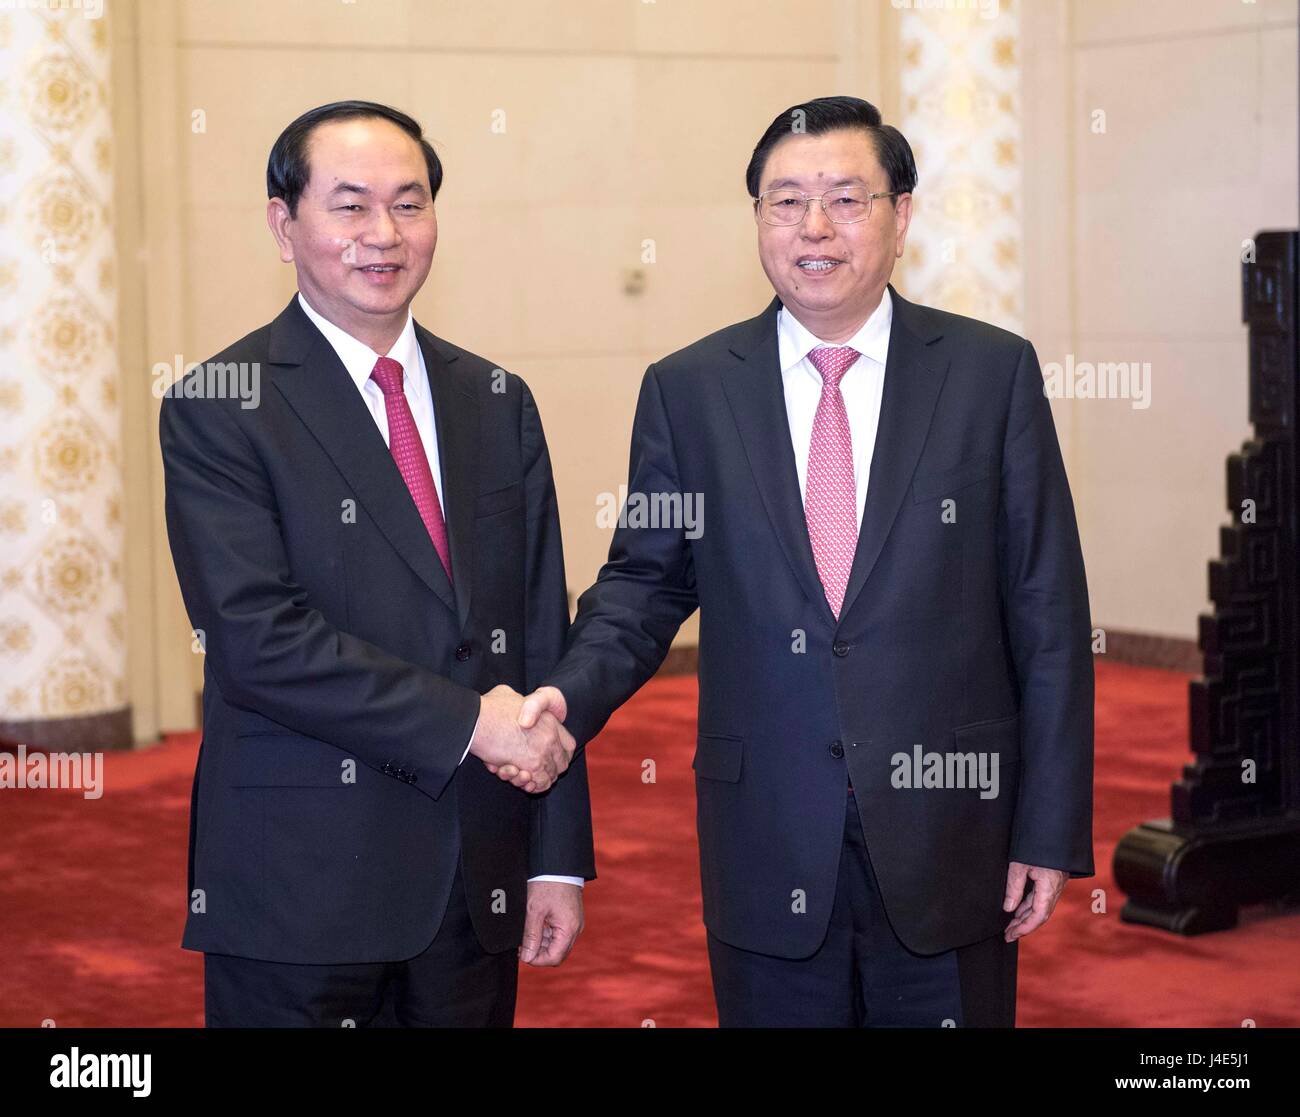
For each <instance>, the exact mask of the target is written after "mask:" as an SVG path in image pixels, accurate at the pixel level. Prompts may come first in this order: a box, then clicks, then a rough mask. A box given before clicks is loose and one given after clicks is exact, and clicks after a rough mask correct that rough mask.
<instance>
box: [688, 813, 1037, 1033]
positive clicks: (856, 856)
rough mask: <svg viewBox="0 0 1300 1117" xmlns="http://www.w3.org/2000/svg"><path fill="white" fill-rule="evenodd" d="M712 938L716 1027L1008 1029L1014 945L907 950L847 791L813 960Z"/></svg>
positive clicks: (989, 942)
mask: <svg viewBox="0 0 1300 1117" xmlns="http://www.w3.org/2000/svg"><path fill="white" fill-rule="evenodd" d="M708 939H709V964H710V968H711V969H712V971H713V993H714V998H715V999H716V1001H717V1005H718V1023H719V1025H720V1026H721V1027H724V1028H728V1027H768V1028H771V1027H795V1028H854V1027H856V1028H862V1027H867V1028H890V1027H892V1028H939V1027H944V1026H945V1025H946V1026H948V1027H958V1028H962V1027H966V1028H972V1027H974V1028H981V1027H982V1028H989V1027H993V1028H997V1027H1002V1028H1010V1027H1014V1026H1015V1019H1016V957H1017V948H1018V946H1019V943H1018V942H1012V943H1005V942H1003V941H1002V936H1001V935H1000V934H999V935H996V936H994V937H993V938H990V939H984V940H983V941H981V942H977V943H974V944H972V945H970V946H964V947H958V948H957V949H955V950H949V951H945V952H944V953H943V954H933V955H922V954H913V953H912V952H911V951H910V950H908V949H907V948H906V947H905V946H904V945H903V944H902V943H901V942H899V941H898V938H897V937H896V936H895V934H894V932H893V930H892V929H891V928H890V925H889V920H888V918H887V917H886V914H885V909H884V906H883V905H882V904H881V901H880V890H879V888H878V887H877V885H876V878H875V874H874V873H873V872H872V869H871V859H870V857H869V856H868V855H867V844H866V841H865V840H864V838H863V836H862V823H861V820H860V819H859V818H858V809H857V804H856V803H855V802H854V798H853V796H852V794H850V795H849V796H848V809H847V811H846V814H845V819H844V844H843V847H842V849H841V854H840V868H839V878H838V880H837V883H836V886H835V903H834V906H833V908H832V911H831V918H830V925H829V927H828V928H827V931H826V938H825V940H824V941H823V943H822V945H821V946H820V947H819V948H818V950H817V952H816V953H815V954H813V955H812V956H811V957H810V958H802V959H789V958H774V957H771V956H769V955H766V954H755V953H753V952H751V951H748V950H740V949H739V948H737V947H734V946H728V945H727V944H726V943H724V942H722V941H721V940H719V939H717V938H715V937H714V936H713V934H712V933H710V934H709V936H708Z"/></svg>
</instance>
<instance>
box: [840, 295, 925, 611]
mask: <svg viewBox="0 0 1300 1117" xmlns="http://www.w3.org/2000/svg"><path fill="white" fill-rule="evenodd" d="M889 293H890V295H891V296H892V298H893V309H894V317H893V322H892V324H891V325H890V328H889V351H888V353H887V354H886V357H885V387H884V393H883V395H882V397H881V402H880V424H879V426H878V427H877V428H876V443H875V448H874V450H873V451H872V454H871V472H870V478H869V481H868V484H867V501H866V507H865V509H864V510H863V513H862V527H861V528H860V530H859V531H858V544H857V549H856V550H855V551H854V554H853V566H852V568H851V569H850V570H849V583H848V586H847V588H846V589H845V591H844V605H843V607H842V608H841V609H840V617H841V618H843V617H845V616H847V615H848V611H849V609H851V608H852V607H853V602H854V601H855V600H856V598H857V596H858V594H859V592H860V591H861V590H862V587H863V585H864V584H865V583H866V580H867V579H868V578H869V577H870V576H871V571H872V570H873V569H874V567H875V565H876V560H877V559H878V558H879V557H880V552H881V549H882V548H883V547H884V545H885V540H886V539H887V538H888V537H889V532H890V529H891V528H892V527H893V526H894V520H895V519H896V518H897V517H898V509H899V507H900V506H901V505H902V503H903V497H904V496H905V495H906V493H907V487H908V485H910V484H911V481H912V473H913V472H914V471H915V469H916V463H917V461H918V460H919V459H920V457H921V449H922V448H923V447H924V445H925V436H926V434H927V433H928V431H929V429H930V418H931V416H932V415H933V414H934V408H935V404H936V403H938V401H939V392H940V390H941V389H942V388H943V382H944V378H945V377H946V376H947V375H948V362H947V360H940V359H939V358H938V357H937V355H936V354H934V353H932V352H928V351H927V349H926V347H927V346H928V345H929V344H930V343H932V342H934V341H937V340H938V339H939V338H940V337H942V336H943V335H942V332H941V331H939V330H936V329H933V328H930V322H929V315H927V314H926V313H925V308H924V307H918V306H916V304H914V303H910V302H908V301H907V300H906V299H904V298H902V297H901V296H900V295H899V294H898V292H897V291H895V290H894V288H893V285H892V284H891V285H890V287H889Z"/></svg>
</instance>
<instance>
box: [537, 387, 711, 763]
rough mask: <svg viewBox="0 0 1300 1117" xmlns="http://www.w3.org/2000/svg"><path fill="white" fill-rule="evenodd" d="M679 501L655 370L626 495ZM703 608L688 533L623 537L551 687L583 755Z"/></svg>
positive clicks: (674, 529) (643, 530) (639, 529)
mask: <svg viewBox="0 0 1300 1117" xmlns="http://www.w3.org/2000/svg"><path fill="white" fill-rule="evenodd" d="M681 492H682V487H681V482H680V480H679V478H678V469H677V457H676V453H675V451H674V447H673V435H672V429H671V427H670V425H669V421H668V413H667V410H666V409H665V407H664V400H663V393H662V388H661V386H660V383H659V378H658V374H657V371H656V369H655V366H654V365H651V366H650V367H649V368H648V369H647V370H646V374H645V378H644V379H643V380H642V382H641V395H640V398H639V399H638V401H637V407H636V418H635V419H634V420H633V424H632V445H631V451H630V455H629V461H628V495H629V498H631V497H632V496H634V495H636V494H645V495H646V496H647V497H648V496H650V495H652V494H660V493H681ZM682 495H683V496H684V495H685V494H682ZM698 604H699V599H698V597H697V595H696V592H695V567H694V564H693V561H692V557H691V550H690V541H689V540H688V539H687V538H686V534H685V527H684V525H682V524H670V525H667V526H659V527H644V526H635V527H631V526H622V525H620V526H619V527H618V528H617V529H616V530H615V532H614V538H613V540H612V542H611V543H610V548H609V557H608V559H607V561H606V562H605V565H604V566H603V567H602V568H601V571H600V574H599V575H598V576H597V579H596V582H595V584H594V585H593V586H591V588H590V589H588V590H587V591H586V593H584V594H583V595H582V597H581V598H579V600H578V616H577V619H576V620H575V622H574V625H573V628H572V629H571V630H570V633H569V645H568V651H567V652H566V653H565V656H564V659H563V660H561V662H560V665H559V666H558V667H557V668H556V669H555V671H554V672H553V673H552V674H551V675H550V676H549V677H548V678H547V680H546V683H547V684H548V685H550V686H554V687H558V688H559V690H560V693H562V694H563V695H564V697H565V701H566V703H567V705H568V713H569V716H568V718H567V719H566V721H565V726H566V727H567V728H568V730H569V732H571V733H572V734H573V736H574V737H575V738H576V739H577V741H578V744H579V747H582V746H584V745H585V744H586V743H587V742H588V741H590V740H591V739H592V738H593V737H595V736H596V734H597V733H599V732H600V730H601V729H602V728H603V727H604V725H605V722H607V721H608V720H609V717H610V715H611V714H612V713H613V712H614V711H615V710H616V709H618V707H619V706H621V705H622V704H623V703H624V702H626V701H627V700H628V699H629V698H631V697H632V695H633V694H635V693H636V692H637V690H639V689H640V687H641V686H642V685H643V684H644V683H645V682H646V681H647V680H648V679H649V678H650V677H651V676H652V675H653V674H654V673H655V671H657V670H658V669H659V665H660V664H661V663H663V661H664V657H665V656H666V655H667V654H668V649H669V648H670V647H671V645H672V641H673V637H674V636H675V635H676V634H677V630H678V629H679V628H680V627H681V626H682V622H683V621H685V620H686V618H687V617H689V616H690V615H691V614H692V613H693V612H694V611H695V609H696V607H697V605H698Z"/></svg>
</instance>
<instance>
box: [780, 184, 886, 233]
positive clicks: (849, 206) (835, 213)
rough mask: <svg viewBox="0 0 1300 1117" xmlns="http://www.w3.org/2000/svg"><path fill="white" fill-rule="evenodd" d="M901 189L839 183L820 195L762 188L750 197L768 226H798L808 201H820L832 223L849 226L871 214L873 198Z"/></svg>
mask: <svg viewBox="0 0 1300 1117" xmlns="http://www.w3.org/2000/svg"><path fill="white" fill-rule="evenodd" d="M901 193H902V191H901V190H880V191H877V192H876V193H875V194H871V193H869V192H868V191H866V190H864V189H863V188H862V187H860V186H841V187H839V188H838V189H836V190H827V191H826V193H824V194H805V193H804V192H803V191H802V190H764V191H763V192H762V193H761V194H760V195H759V196H758V197H757V198H755V199H754V206H755V208H756V209H757V210H758V216H759V217H761V218H762V219H763V220H764V221H766V222H767V223H768V224H769V225H798V224H799V223H800V222H801V221H803V219H804V218H805V217H806V216H807V215H808V203H809V202H811V201H812V200H813V199H814V198H815V199H817V200H818V201H819V202H821V205H822V212H823V213H824V214H826V216H827V218H829V219H830V220H831V221H833V222H835V224H836V225H852V224H853V223H854V222H856V221H865V220H866V219H867V218H868V217H870V216H871V202H872V199H874V198H893V197H895V196H897V195H898V194H901Z"/></svg>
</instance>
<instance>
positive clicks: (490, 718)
mask: <svg viewBox="0 0 1300 1117" xmlns="http://www.w3.org/2000/svg"><path fill="white" fill-rule="evenodd" d="M567 716H568V708H567V707H566V705H565V702H564V695H562V694H561V693H560V692H559V691H558V690H556V689H555V687H553V686H544V687H538V688H537V690H535V691H533V693H532V694H530V695H529V696H528V697H527V698H524V696H523V695H522V694H519V693H517V692H516V691H515V690H513V689H512V688H511V687H508V686H497V687H493V688H492V689H491V690H489V691H488V692H487V694H485V695H483V704H482V706H481V707H480V708H479V715H478V724H477V725H476V726H475V727H474V740H473V743H472V744H471V745H470V748H469V751H470V752H472V753H473V754H474V755H475V756H477V757H478V758H479V759H480V760H481V761H483V763H484V764H485V765H487V770H488V771H489V772H491V773H493V774H494V775H496V776H498V777H500V778H501V779H503V780H505V781H507V782H508V783H512V784H514V786H515V787H519V788H522V789H523V790H524V791H529V792H538V791H545V790H546V789H547V788H548V787H550V786H551V784H553V783H554V782H555V781H556V780H557V779H559V778H560V776H561V775H563V774H564V771H565V769H567V768H568V767H569V761H570V760H572V759H573V750H574V746H575V742H574V739H573V735H572V734H571V733H570V732H569V731H568V730H567V729H565V728H564V726H563V724H562V722H563V721H564V719H565V717H567Z"/></svg>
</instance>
